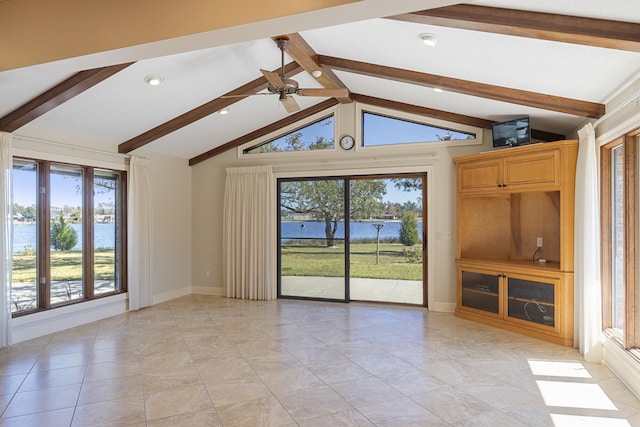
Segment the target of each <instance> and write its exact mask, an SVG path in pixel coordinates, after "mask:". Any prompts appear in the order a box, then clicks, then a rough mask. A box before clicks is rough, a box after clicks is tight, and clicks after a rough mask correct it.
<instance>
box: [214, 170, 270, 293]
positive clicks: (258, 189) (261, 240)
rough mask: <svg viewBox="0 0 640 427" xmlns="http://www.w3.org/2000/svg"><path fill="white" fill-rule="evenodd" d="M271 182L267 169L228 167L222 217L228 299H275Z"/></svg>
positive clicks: (224, 267)
mask: <svg viewBox="0 0 640 427" xmlns="http://www.w3.org/2000/svg"><path fill="white" fill-rule="evenodd" d="M275 214H276V200H275V181H274V178H273V172H272V170H271V167H269V166H258V167H246V168H229V169H227V178H226V181H225V193H224V214H223V224H224V225H223V250H224V252H223V264H222V265H223V269H224V271H223V273H224V274H223V277H224V279H225V287H226V295H227V297H230V298H241V299H256V300H270V299H274V298H276V297H277V289H276V279H275V259H276V255H275V252H276V245H275V238H274V235H275V233H274V230H273V228H274V224H275Z"/></svg>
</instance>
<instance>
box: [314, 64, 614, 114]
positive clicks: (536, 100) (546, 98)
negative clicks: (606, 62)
mask: <svg viewBox="0 0 640 427" xmlns="http://www.w3.org/2000/svg"><path fill="white" fill-rule="evenodd" d="M318 62H319V63H320V64H322V65H326V66H328V67H331V68H333V69H338V70H343V71H347V72H350V73H356V74H361V75H366V76H371V77H378V78H382V79H388V80H395V81H398V82H403V83H409V84H414V85H421V86H426V87H430V88H440V89H444V90H447V91H450V92H456V93H461V94H464V95H471V96H477V97H480V98H486V99H492V100H495V101H501V102H508V103H511V104H518V105H526V106H528V107H534V108H541V109H543V110H549V111H558V112H561V113H566V114H572V115H574V116H582V117H589V118H595V119H597V118H600V117H602V116H603V115H604V113H605V106H604V105H603V104H597V103H593V102H588V101H581V100H577V99H571V98H563V97H560V96H553V95H547V94H542V93H537V92H530V91H525V90H518V89H512V88H507V87H502V86H495V85H490V84H486V83H477V82H472V81H469V80H461V79H455V78H451V77H444V76H438V75H435V74H427V73H421V72H418V71H411V70H403V69H400V68H392V67H387V66H384V65H376V64H370V63H365V62H358V61H352V60H349V59H342V58H335V57H331V56H324V55H318Z"/></svg>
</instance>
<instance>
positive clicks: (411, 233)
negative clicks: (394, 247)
mask: <svg viewBox="0 0 640 427" xmlns="http://www.w3.org/2000/svg"><path fill="white" fill-rule="evenodd" d="M400 243H402V244H403V245H405V246H413V245H415V244H416V243H418V221H417V220H416V217H415V215H414V214H412V213H406V214H404V215H403V216H402V225H401V226H400Z"/></svg>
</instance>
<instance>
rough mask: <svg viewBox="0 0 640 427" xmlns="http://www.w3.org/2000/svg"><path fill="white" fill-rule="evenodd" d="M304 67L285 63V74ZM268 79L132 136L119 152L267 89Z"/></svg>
mask: <svg viewBox="0 0 640 427" xmlns="http://www.w3.org/2000/svg"><path fill="white" fill-rule="evenodd" d="M302 70H303V69H302V67H301V66H300V65H298V64H297V63H295V62H290V63H289V64H287V65H285V75H286V76H287V77H290V76H293V75H296V74H298V73H300V72H301V71H302ZM279 71H280V68H278V69H277V70H275V71H274V72H279ZM266 87H267V80H266V79H265V78H264V76H260V77H258V78H257V79H255V80H252V81H250V82H249V83H246V84H244V85H242V86H240V87H237V88H235V89H233V90H232V91H230V92H227V93H225V94H224V95H222V96H220V97H218V98H216V99H213V100H211V101H209V102H207V103H205V104H202V105H200V106H199V107H196V108H194V109H193V110H190V111H187V112H186V113H184V114H181V115H179V116H178V117H175V118H173V119H171V120H169V121H168V122H165V123H162V124H161V125H158V126H156V127H155V128H153V129H150V130H148V131H146V132H145V133H142V134H140V135H138V136H136V137H133V138H131V139H130V140H128V141H125V142H123V143H122V144H120V145H118V152H119V153H129V152H131V151H133V150H135V149H137V148H140V147H144V146H145V145H147V144H149V143H151V142H153V141H155V140H156V139H159V138H162V137H163V136H165V135H168V134H170V133H171V132H175V131H177V130H178V129H181V128H183V127H185V126H188V125H190V124H191V123H194V122H196V121H198V120H200V119H203V118H205V117H207V116H209V115H211V114H213V113H215V112H217V111H220V110H222V109H223V108H226V107H228V106H230V105H232V104H234V103H236V102H238V101H241V100H242V99H244V97H242V95H247V94H250V93H257V92H259V91H261V90H264V89H266Z"/></svg>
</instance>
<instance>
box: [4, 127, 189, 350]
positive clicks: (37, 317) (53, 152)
mask: <svg viewBox="0 0 640 427" xmlns="http://www.w3.org/2000/svg"><path fill="white" fill-rule="evenodd" d="M22 134H23V135H25V133H22ZM29 136H30V137H36V138H38V139H41V140H48V141H57V142H62V141H64V142H66V143H69V144H74V143H75V144H76V145H80V144H82V147H86V148H90V149H92V150H100V151H103V152H106V153H113V154H101V153H97V152H95V151H89V150H86V149H82V148H73V149H72V148H66V147H61V146H59V145H51V144H46V143H42V142H35V141H29V140H22V139H19V138H15V139H14V144H13V147H14V150H13V151H14V155H17V156H23V157H29V158H34V159H43V160H52V161H60V162H67V163H75V164H85V165H90V166H96V167H105V168H112V169H119V170H127V169H128V165H127V164H128V161H127V160H126V159H125V158H124V157H123V156H121V155H118V154H117V153H116V147H114V146H111V145H106V144H101V143H99V142H95V141H70V140H65V137H64V136H62V135H53V134H42V133H38V132H37V131H34V130H32V131H31V132H30V134H29ZM139 155H140V156H144V157H147V158H149V159H150V161H151V162H150V180H151V188H152V193H153V194H152V197H151V200H152V204H153V208H152V210H153V215H154V222H153V230H154V232H153V236H154V245H153V255H152V256H153V259H152V273H151V277H152V286H153V300H154V303H157V302H161V301H166V300H168V299H172V298H175V297H178V296H182V295H188V294H190V293H191V282H192V279H191V192H190V189H191V171H190V168H189V166H188V161H187V160H185V159H177V158H173V157H168V156H163V155H157V154H153V153H150V152H140V153H139ZM127 309H128V308H127V298H126V294H124V295H122V294H121V295H116V296H113V297H107V298H100V299H98V300H95V301H91V302H87V303H83V304H75V305H72V306H67V307H61V308H58V309H53V310H49V311H46V312H41V313H36V314H32V315H29V316H22V317H19V318H16V319H13V320H12V322H11V329H12V335H13V337H12V341H13V342H14V343H15V342H20V341H24V340H27V339H31V338H35V337H38V336H41V335H45V334H48V333H52V332H57V331H60V330H63V329H67V328H70V327H74V326H78V325H81V324H83V323H88V322H92V321H95V320H99V319H102V318H106V317H110V316H113V315H116V314H120V313H124V312H126V311H127Z"/></svg>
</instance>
